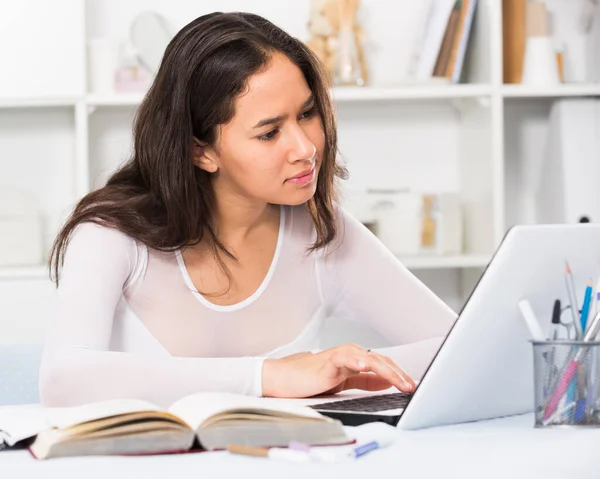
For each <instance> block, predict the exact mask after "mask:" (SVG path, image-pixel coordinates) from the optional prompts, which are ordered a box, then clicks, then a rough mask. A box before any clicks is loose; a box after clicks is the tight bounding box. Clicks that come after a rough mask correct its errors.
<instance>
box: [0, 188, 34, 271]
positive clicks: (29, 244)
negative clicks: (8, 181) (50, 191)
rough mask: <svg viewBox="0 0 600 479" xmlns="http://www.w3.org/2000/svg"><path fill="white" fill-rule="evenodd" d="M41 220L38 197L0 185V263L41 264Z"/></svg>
mask: <svg viewBox="0 0 600 479" xmlns="http://www.w3.org/2000/svg"><path fill="white" fill-rule="evenodd" d="M41 238H42V224H41V215H40V210H39V205H38V200H37V198H36V197H35V196H34V195H32V194H31V193H29V192H27V191H25V190H23V189H20V188H16V187H12V186H8V185H0V266H30V265H38V264H41V263H42V262H43V261H44V259H43V254H42V249H43V248H42V241H41Z"/></svg>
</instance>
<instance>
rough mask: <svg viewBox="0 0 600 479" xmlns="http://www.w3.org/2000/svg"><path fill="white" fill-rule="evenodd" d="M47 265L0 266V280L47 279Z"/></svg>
mask: <svg viewBox="0 0 600 479" xmlns="http://www.w3.org/2000/svg"><path fill="white" fill-rule="evenodd" d="M48 278H49V272H48V267H47V266H45V265H37V266H0V281H2V280H9V281H12V280H23V279H48Z"/></svg>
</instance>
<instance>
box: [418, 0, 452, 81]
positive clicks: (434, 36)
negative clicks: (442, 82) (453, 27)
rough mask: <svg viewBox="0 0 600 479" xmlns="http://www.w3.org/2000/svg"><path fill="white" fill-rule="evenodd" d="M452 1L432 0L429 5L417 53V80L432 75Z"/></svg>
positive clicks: (426, 78)
mask: <svg viewBox="0 0 600 479" xmlns="http://www.w3.org/2000/svg"><path fill="white" fill-rule="evenodd" d="M454 3H455V2H454V0H434V2H433V3H432V5H431V9H430V14H429V17H428V21H427V27H426V30H427V33H426V35H425V39H424V43H423V47H422V50H421V54H420V55H419V66H418V68H417V80H419V81H427V80H430V79H431V77H432V75H433V70H434V67H435V63H436V59H437V56H438V53H439V50H440V48H441V45H442V39H443V37H444V32H445V28H446V25H447V24H448V19H449V18H450V13H451V12H452V8H453V7H454Z"/></svg>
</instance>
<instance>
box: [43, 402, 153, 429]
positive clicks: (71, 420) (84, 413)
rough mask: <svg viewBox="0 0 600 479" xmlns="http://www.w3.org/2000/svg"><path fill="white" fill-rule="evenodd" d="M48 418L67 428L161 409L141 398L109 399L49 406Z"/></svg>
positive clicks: (54, 424)
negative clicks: (77, 404) (54, 406)
mask: <svg viewBox="0 0 600 479" xmlns="http://www.w3.org/2000/svg"><path fill="white" fill-rule="evenodd" d="M45 411H46V420H47V422H48V424H49V425H50V426H51V427H57V428H60V429H62V428H65V427H70V426H74V425H75V424H80V423H82V422H87V421H93V420H95V419H100V418H104V417H110V416H116V415H118V414H128V413H132V412H141V411H161V408H159V407H158V406H156V405H154V404H152V403H149V402H147V401H142V400H141V399H109V400H107V401H98V402H93V403H88V404H83V405H81V406H73V407H64V408H47V409H45Z"/></svg>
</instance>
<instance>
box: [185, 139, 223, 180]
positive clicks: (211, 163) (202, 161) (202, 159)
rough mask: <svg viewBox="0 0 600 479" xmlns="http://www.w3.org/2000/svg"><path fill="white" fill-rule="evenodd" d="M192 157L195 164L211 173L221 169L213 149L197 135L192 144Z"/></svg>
mask: <svg viewBox="0 0 600 479" xmlns="http://www.w3.org/2000/svg"><path fill="white" fill-rule="evenodd" d="M192 159H193V162H194V165H196V166H197V167H198V168H200V169H202V170H204V171H208V172H209V173H216V172H217V170H218V169H219V165H218V163H217V162H216V158H215V154H214V151H213V149H212V148H210V147H209V146H208V144H207V143H204V142H202V141H200V140H198V139H197V138H195V137H194V140H193V144H192Z"/></svg>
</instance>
